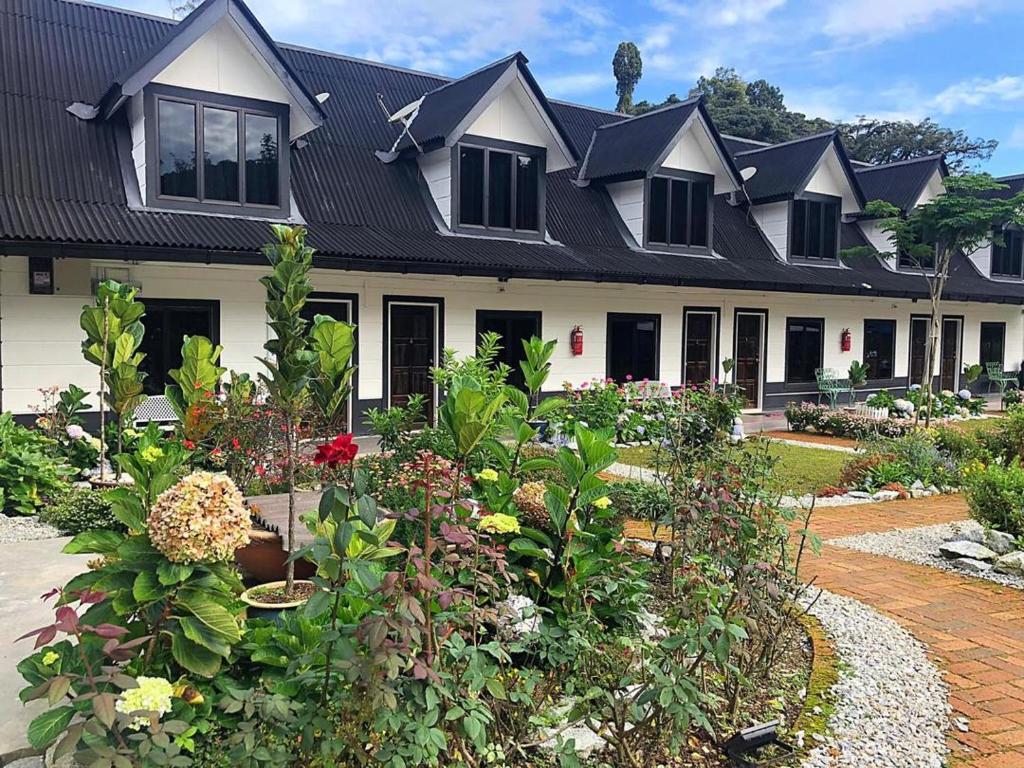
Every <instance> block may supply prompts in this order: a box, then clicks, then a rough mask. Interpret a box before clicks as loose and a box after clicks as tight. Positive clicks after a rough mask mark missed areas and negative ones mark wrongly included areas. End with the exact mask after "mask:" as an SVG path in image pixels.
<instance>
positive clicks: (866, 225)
mask: <svg viewBox="0 0 1024 768" xmlns="http://www.w3.org/2000/svg"><path fill="white" fill-rule="evenodd" d="M948 175H949V169H948V168H947V167H946V162H945V160H944V158H943V156H942V155H928V156H926V157H917V158H913V159H910V160H899V161H897V162H894V163H885V164H883V165H869V166H863V167H859V168H857V181H859V182H860V186H861V189H862V190H863V192H864V198H865V199H866V200H868V201H869V202H870V201H872V200H884V201H885V202H887V203H889V204H891V205H893V206H895V207H896V208H897V209H899V212H900V215H901V216H906V215H907V214H909V213H910V212H911V211H913V210H914V209H915V208H917V207H918V206H921V205H925V204H926V203H929V202H931V201H932V200H934V199H935V198H936V197H938V196H939V195H941V194H942V192H943V191H944V189H945V185H944V181H943V180H944V179H945V178H946V176H948ZM859 223H860V228H861V231H862V232H863V233H864V236H865V237H866V238H867V240H868V242H869V243H871V245H872V246H874V248H875V249H876V250H877V251H878V252H879V253H882V254H891V253H892V250H893V247H892V241H891V240H890V239H889V234H888V233H887V232H885V231H883V230H882V229H881V227H880V226H879V223H878V222H877V221H876V220H874V219H869V218H862V219H861V220H860V222H859ZM883 261H884V262H885V264H886V266H887V267H889V268H890V269H896V270H903V271H915V272H920V271H921V270H922V269H925V270H927V269H929V268H934V261H932V262H931V263H930V264H929V263H928V261H927V260H922V259H921V258H920V257H919V258H917V259H914V258H911V257H910V255H909V254H906V253H901V254H899V256H898V257H897V256H892V255H890V256H887V257H885V258H884V259H883Z"/></svg>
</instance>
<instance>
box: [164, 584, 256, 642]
mask: <svg viewBox="0 0 1024 768" xmlns="http://www.w3.org/2000/svg"><path fill="white" fill-rule="evenodd" d="M177 603H178V605H179V606H180V607H181V608H183V609H185V610H187V611H188V612H189V613H191V614H192V615H193V616H195V617H196V618H197V619H199V621H201V622H202V623H203V624H205V625H206V626H207V627H209V629H210V631H212V632H213V633H215V634H216V635H217V636H218V637H220V638H222V639H223V640H224V641H225V642H228V643H237V642H238V641H239V640H241V639H242V633H241V630H240V629H239V627H238V621H237V620H236V619H235V617H234V615H233V614H232V613H231V612H230V611H229V610H228V609H227V608H225V607H224V606H222V605H220V604H218V603H215V602H214V601H213V600H211V599H210V598H208V597H207V596H206V595H204V594H203V593H201V592H198V591H196V590H194V589H183V590H181V592H180V593H179V594H178V600H177Z"/></svg>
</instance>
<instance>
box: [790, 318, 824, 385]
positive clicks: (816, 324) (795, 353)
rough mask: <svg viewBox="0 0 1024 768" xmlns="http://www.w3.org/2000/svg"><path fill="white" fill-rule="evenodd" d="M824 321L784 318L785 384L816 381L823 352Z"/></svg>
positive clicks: (819, 319)
mask: <svg viewBox="0 0 1024 768" xmlns="http://www.w3.org/2000/svg"><path fill="white" fill-rule="evenodd" d="M824 343H825V320H824V319H822V318H820V317H787V318H786V383H787V384H805V383H811V382H814V381H816V376H815V370H816V369H818V368H821V359H822V356H823V355H824V350H825V346H824Z"/></svg>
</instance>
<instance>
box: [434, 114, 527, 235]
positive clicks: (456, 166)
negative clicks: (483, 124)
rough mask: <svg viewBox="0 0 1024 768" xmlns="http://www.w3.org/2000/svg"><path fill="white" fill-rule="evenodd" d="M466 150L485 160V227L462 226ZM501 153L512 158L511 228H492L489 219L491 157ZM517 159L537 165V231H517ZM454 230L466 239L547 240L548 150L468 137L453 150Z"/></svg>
mask: <svg viewBox="0 0 1024 768" xmlns="http://www.w3.org/2000/svg"><path fill="white" fill-rule="evenodd" d="M463 148H471V149H479V150H482V151H483V153H484V159H483V172H484V173H483V200H482V205H483V219H484V223H483V224H463V223H462V210H461V208H462V199H461V196H462V179H461V168H460V160H461V156H462V150H463ZM491 152H502V153H504V154H509V155H512V173H511V184H512V188H511V194H510V195H509V222H510V223H511V227H493V226H490V224H489V218H490V194H491V191H490V173H491V170H490V166H491V164H490V153H491ZM516 155H524V156H527V157H530V158H532V159H533V160H534V162H536V163H537V229H518V228H517V227H516V204H517V200H518V196H517V193H518V189H517V185H518V174H517V173H516V172H515V170H516V163H515V157H516ZM451 178H452V197H451V230H452V231H453V232H458V233H460V234H464V235H486V236H488V237H507V238H510V239H515V240H544V237H545V232H546V231H547V215H546V209H547V148H546V147H535V146H531V145H529V144H519V143H517V142H514V141H503V140H501V139H491V138H487V137H484V136H473V135H469V134H467V135H465V136H463V137H462V138H461V139H459V141H458V142H456V143H455V145H454V146H453V147H452V157H451Z"/></svg>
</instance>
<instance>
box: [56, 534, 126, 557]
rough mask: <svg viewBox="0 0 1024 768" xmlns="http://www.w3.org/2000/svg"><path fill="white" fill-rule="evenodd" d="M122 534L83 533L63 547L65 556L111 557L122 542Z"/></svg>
mask: <svg viewBox="0 0 1024 768" xmlns="http://www.w3.org/2000/svg"><path fill="white" fill-rule="evenodd" d="M124 538H125V537H124V534H123V533H118V532H117V531H107V530H98V531H85V532H83V533H80V534H78V535H77V536H75V538H73V539H72V540H71V541H69V542H68V543H67V544H65V545H64V549H63V550H61V551H62V552H64V554H66V555H112V554H114V553H115V552H117V548H118V547H119V546H121V544H122V543H123V542H124Z"/></svg>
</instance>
